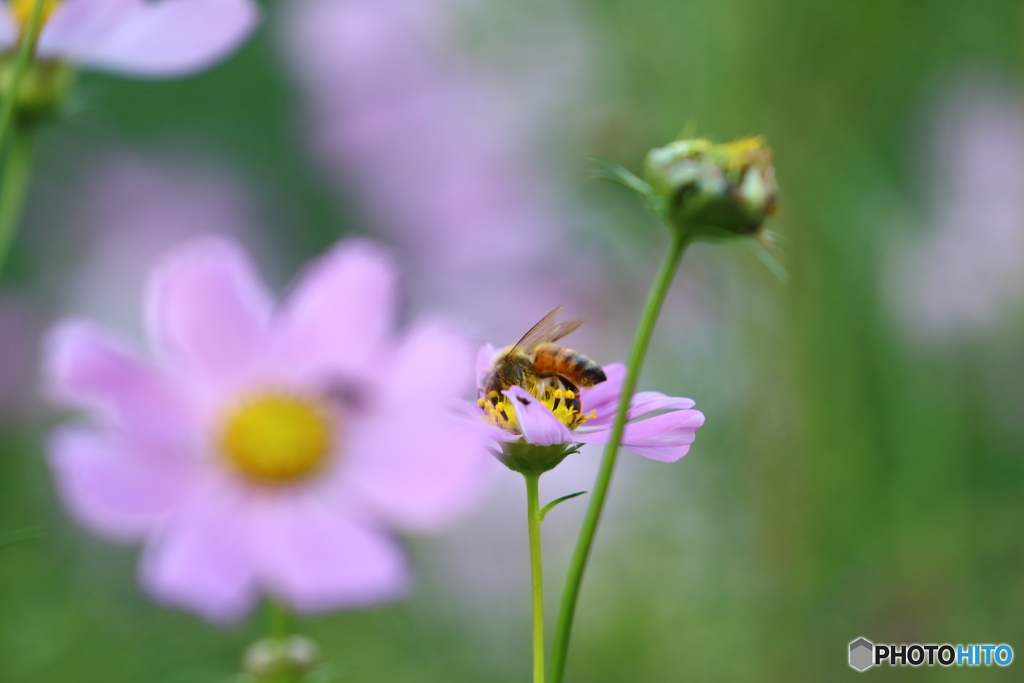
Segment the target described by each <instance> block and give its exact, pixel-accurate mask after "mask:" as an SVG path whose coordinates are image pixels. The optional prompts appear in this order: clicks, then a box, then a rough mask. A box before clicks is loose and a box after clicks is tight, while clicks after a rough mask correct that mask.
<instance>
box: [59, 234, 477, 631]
mask: <svg viewBox="0 0 1024 683" xmlns="http://www.w3.org/2000/svg"><path fill="white" fill-rule="evenodd" d="M395 312H396V311H395V269H394V267H393V265H392V263H391V259H390V258H389V255H388V254H387V253H386V252H385V251H384V250H382V249H381V248H380V247H378V246H375V245H374V244H372V243H369V242H365V241H349V242H343V243H341V244H339V245H338V246H336V247H335V248H334V249H333V250H332V251H330V252H329V253H328V254H327V255H325V256H324V257H322V258H321V259H320V260H318V261H317V262H315V263H314V264H313V265H312V266H311V267H309V268H308V269H307V270H306V271H305V273H304V274H303V276H302V277H301V278H299V280H298V281H297V282H296V283H295V285H294V286H293V288H292V290H291V292H290V294H289V296H288V297H287V298H286V300H285V301H284V302H283V303H282V304H281V305H279V306H274V304H273V301H272V298H271V295H270V294H269V293H268V291H267V290H266V289H265V288H264V287H263V285H262V284H261V282H260V281H259V279H258V277H257V276H256V274H255V273H254V271H253V267H252V265H251V263H250V261H249V259H248V257H247V255H246V254H245V253H244V251H243V250H242V249H241V248H240V247H239V246H238V245H237V244H236V243H234V242H232V241H229V240H226V239H222V238H202V239H195V240H192V241H190V242H188V243H186V244H185V245H183V246H181V247H180V248H179V249H178V250H177V251H176V252H174V253H173V254H172V255H171V256H170V257H169V258H167V259H166V260H165V261H164V262H163V263H162V264H161V265H160V266H159V267H158V268H156V269H155V270H154V271H153V273H152V274H151V278H150V282H149V287H148V290H147V294H146V301H145V318H146V324H147V330H148V336H149V339H150V341H151V344H152V346H153V351H154V360H153V361H148V360H146V359H145V358H143V357H141V356H140V355H138V354H137V353H135V352H134V351H133V350H131V349H130V348H128V346H127V345H126V344H125V343H123V342H122V341H121V340H120V339H119V338H118V337H117V336H116V335H114V334H113V333H111V332H108V331H106V330H104V329H102V328H101V327H99V326H97V325H95V324H93V323H90V322H88V321H82V320H69V321H65V322H63V323H62V324H60V325H58V326H57V328H56V329H55V330H54V331H53V332H52V335H51V337H50V340H49V344H48V346H47V348H46V359H45V363H46V370H47V373H48V378H49V382H50V388H51V391H52V394H53V395H54V397H55V398H56V399H57V400H59V401H61V402H62V403H64V404H66V405H70V406H72V407H76V408H79V409H82V410H85V411H86V412H88V413H89V415H90V416H91V417H92V419H93V421H94V423H95V424H93V425H89V426H85V425H73V426H67V427H64V428H61V429H59V430H58V431H57V432H56V433H55V434H54V435H53V437H52V440H51V443H50V448H49V450H50V461H51V464H52V466H53V468H54V471H55V474H56V477H57V483H58V486H59V489H60V492H61V494H62V496H63V499H64V501H65V503H66V504H67V506H68V508H69V509H70V511H71V513H72V514H73V515H74V516H75V517H76V518H77V519H78V520H79V521H80V522H82V523H83V524H85V525H87V526H88V527H90V528H91V529H93V530H94V531H96V532H97V533H99V534H101V535H103V536H105V537H108V538H110V539H114V540H133V539H142V540H144V542H145V552H144V555H143V560H142V564H141V578H142V581H143V583H144V585H145V586H146V588H147V589H148V590H149V591H150V592H151V593H152V594H153V595H154V596H155V597H156V598H157V599H159V600H161V601H164V602H166V603H169V604H173V605H179V606H182V607H185V608H189V609H192V610H195V611H197V612H199V613H200V614H202V615H203V616H205V617H207V618H209V619H211V620H215V621H226V620H231V619H235V618H238V617H240V616H241V615H243V614H244V613H245V612H246V611H247V610H248V609H249V608H250V607H251V606H252V604H253V602H254V600H255V599H256V598H257V597H258V595H259V594H260V593H261V592H266V593H269V594H271V595H274V596H276V597H278V598H280V599H282V600H284V601H286V602H287V603H289V604H290V605H292V606H293V607H294V608H296V609H298V610H302V611H309V610H325V609H332V608H341V607H354V606H360V605H367V604H371V603H375V602H377V601H381V600H386V599H390V598H393V597H395V596H396V595H398V594H399V593H401V592H402V591H403V590H404V589H405V588H406V587H407V583H408V575H407V568H406V565H405V561H404V559H403V554H402V552H401V549H400V547H399V546H398V544H397V543H396V542H395V541H394V540H393V538H392V536H391V533H390V532H391V531H392V530H395V531H427V530H431V529H435V528H437V527H439V526H440V525H442V524H444V523H445V522H447V521H448V520H450V519H451V518H452V517H453V516H454V515H456V514H457V513H459V512H460V511H462V510H463V509H464V508H465V507H466V506H467V505H468V504H470V503H471V502H472V500H473V499H474V498H475V496H476V494H477V489H478V488H479V487H478V486H477V484H478V483H479V481H478V476H479V474H480V473H481V471H482V469H481V467H482V463H481V459H480V458H479V452H480V448H481V444H480V442H479V438H478V435H476V434H474V433H473V432H472V430H467V429H465V427H464V424H465V423H464V420H462V421H460V420H459V419H458V418H456V417H455V416H454V415H453V413H451V412H450V409H451V407H452V406H453V404H454V402H455V401H456V396H457V394H458V392H459V391H460V390H462V389H463V388H464V387H465V386H466V385H467V384H468V381H469V380H470V366H471V362H472V361H471V357H470V352H469V351H468V349H467V347H466V345H465V343H464V341H463V340H462V339H461V337H459V336H458V335H457V334H456V333H454V332H452V331H451V330H449V329H447V328H446V327H445V326H443V325H441V324H439V323H420V324H418V325H416V326H415V327H414V328H413V329H412V330H411V331H410V332H408V333H407V334H406V335H405V336H404V337H402V338H396V337H394V336H393V333H392V327H393V323H394V317H395Z"/></svg>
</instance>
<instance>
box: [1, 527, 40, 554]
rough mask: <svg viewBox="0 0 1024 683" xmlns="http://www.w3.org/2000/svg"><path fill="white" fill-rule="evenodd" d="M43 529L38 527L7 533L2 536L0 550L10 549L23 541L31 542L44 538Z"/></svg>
mask: <svg viewBox="0 0 1024 683" xmlns="http://www.w3.org/2000/svg"><path fill="white" fill-rule="evenodd" d="M43 535H44V534H43V529H42V527H38V526H30V527H25V528H24V529H14V530H12V531H5V532H4V533H2V534H0V550H3V549H4V548H8V547H10V546H12V545H15V544H17V543H21V542H22V541H31V540H32V539H35V538H42V537H43Z"/></svg>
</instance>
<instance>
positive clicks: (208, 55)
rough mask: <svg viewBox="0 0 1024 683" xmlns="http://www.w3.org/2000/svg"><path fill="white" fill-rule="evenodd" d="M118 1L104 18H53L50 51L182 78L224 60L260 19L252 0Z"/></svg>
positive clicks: (152, 74) (87, 61)
mask: <svg viewBox="0 0 1024 683" xmlns="http://www.w3.org/2000/svg"><path fill="white" fill-rule="evenodd" d="M114 2H117V7H118V10H119V13H115V12H114V11H110V12H109V14H107V15H105V16H104V17H103V19H105V21H102V20H101V19H100V18H99V17H96V18H94V17H92V16H90V17H88V21H86V22H83V24H82V25H81V26H79V27H75V26H74V24H73V23H71V22H70V21H69V19H67V18H65V17H60V16H54V18H53V23H54V24H55V26H54V27H52V29H51V31H49V33H50V34H51V35H49V36H48V35H47V33H48V32H46V31H44V33H43V38H44V39H47V38H48V40H47V41H46V44H45V49H46V51H47V53H53V54H59V55H60V56H64V57H67V58H70V59H71V60H73V61H79V62H83V63H85V64H87V65H89V66H93V67H98V68H101V69H105V70H108V71H116V72H120V73H123V74H130V75H135V76H148V77H167V76H180V75H184V74H187V73H190V72H193V71H198V70H201V69H204V68H206V67H208V66H210V65H212V64H213V63H215V62H217V61H220V60H221V59H223V58H224V57H225V56H227V55H228V54H229V53H230V52H232V51H233V50H235V48H237V47H238V45H239V44H240V43H241V42H242V41H243V40H244V39H245V38H246V37H247V36H248V35H249V34H250V33H251V32H252V31H253V29H254V28H255V27H256V24H257V22H258V20H259V13H258V11H257V8H256V5H255V4H254V3H253V2H252V1H251V0H159V1H158V2H137V1H136V2H131V3H129V2H125V1H124V0H120V1H118V0H114ZM114 2H111V1H110V0H108V2H107V3H99V2H95V0H93V3H92V4H93V5H101V4H107V5H112V4H114ZM79 3H82V0H79ZM79 3H74V2H73V1H72V2H69V7H68V8H67V11H66V12H65V13H64V14H67V15H71V14H72V12H71V10H72V8H71V7H70V5H71V4H79ZM107 17H109V18H107ZM58 19H62V20H63V21H61V22H60V23H58Z"/></svg>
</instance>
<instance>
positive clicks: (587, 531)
mask: <svg viewBox="0 0 1024 683" xmlns="http://www.w3.org/2000/svg"><path fill="white" fill-rule="evenodd" d="M689 243H690V236H689V234H688V232H687V231H685V230H682V229H680V228H679V227H676V228H675V229H673V230H672V245H671V247H670V248H669V252H668V256H667V257H666V258H665V261H664V263H662V265H661V270H660V271H659V272H658V276H657V278H656V279H655V281H654V285H653V286H652V287H651V291H650V294H648V295H647V303H646V304H645V306H644V312H643V317H642V318H641V319H640V327H639V328H638V329H637V332H636V339H635V340H634V341H633V350H632V352H631V353H630V356H629V367H628V368H627V371H626V379H625V381H624V382H623V385H622V395H621V398H620V399H619V407H618V411H617V412H616V414H615V423H614V425H613V427H612V435H611V440H610V441H609V442H608V445H607V446H605V449H604V455H603V456H602V458H601V468H600V470H599V471H598V474H597V481H596V482H595V484H594V489H593V494H592V496H591V498H590V504H589V505H588V506H587V514H586V516H585V517H584V519H583V527H582V528H581V529H580V535H579V539H578V540H577V541H576V549H575V550H574V551H573V555H572V561H571V562H570V564H569V575H568V577H566V580H565V590H564V592H563V593H562V605H561V609H560V610H559V613H558V625H557V627H556V629H555V641H554V645H553V647H552V652H551V654H552V657H551V683H561V681H562V677H563V676H564V674H565V660H566V655H567V654H568V651H569V636H570V634H571V633H572V622H573V617H574V616H575V614H576V602H577V599H578V598H579V592H580V585H581V583H582V582H583V572H584V570H585V569H586V567H587V560H588V559H589V557H590V549H591V546H592V545H593V543H594V535H595V534H596V533H597V525H598V522H600V521H601V511H602V510H603V509H604V502H605V499H606V498H607V497H608V488H609V486H611V482H612V473H613V472H614V470H615V461H616V459H617V458H618V452H619V444H620V443H621V441H622V433H623V431H625V427H626V415H627V414H628V413H629V404H630V402H631V400H632V397H633V391H634V390H635V389H636V382H637V378H638V376H639V375H640V367H641V366H642V365H643V362H644V357H645V356H646V355H647V346H648V345H649V344H650V341H651V334H652V333H653V332H654V324H655V323H656V322H657V320H658V315H659V314H660V313H661V306H662V304H663V303H664V302H665V295H666V294H668V289H669V286H670V285H671V284H672V278H673V276H675V273H676V269H677V268H678V267H679V262H680V261H681V260H682V258H683V252H685V251H686V247H687V246H688V245H689Z"/></svg>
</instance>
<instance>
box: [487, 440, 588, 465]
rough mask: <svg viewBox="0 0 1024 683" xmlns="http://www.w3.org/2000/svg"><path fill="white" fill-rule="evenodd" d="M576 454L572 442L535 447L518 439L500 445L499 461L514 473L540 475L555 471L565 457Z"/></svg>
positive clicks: (576, 450) (574, 445) (577, 450)
mask: <svg viewBox="0 0 1024 683" xmlns="http://www.w3.org/2000/svg"><path fill="white" fill-rule="evenodd" d="M578 452H579V449H578V447H577V446H576V444H574V443H572V442H569V443H560V444H555V445H553V446H537V445H535V444H532V443H527V442H526V441H523V440H522V439H520V440H519V441H513V442H512V443H503V444H501V456H500V460H501V461H502V462H503V463H504V464H505V467H507V468H509V469H510V470H512V471H514V472H521V473H522V474H542V473H544V472H547V471H549V470H553V469H555V468H556V467H558V464H559V463H560V462H562V461H563V460H565V459H566V457H568V456H569V455H572V454H573V453H578Z"/></svg>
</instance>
